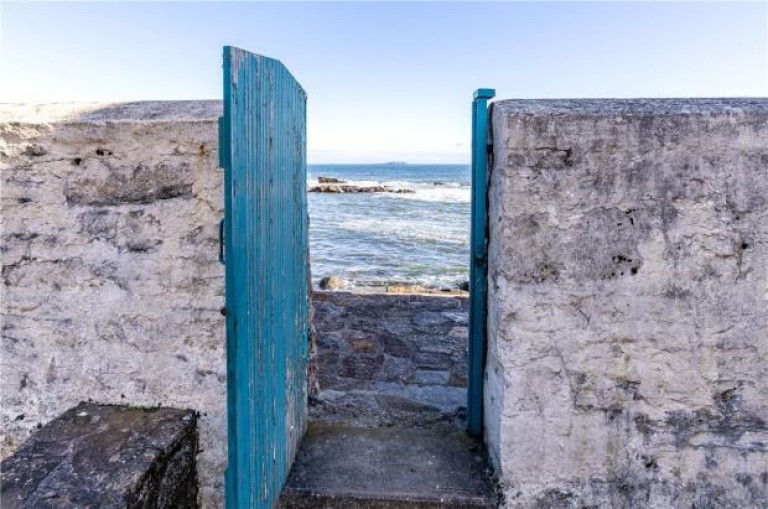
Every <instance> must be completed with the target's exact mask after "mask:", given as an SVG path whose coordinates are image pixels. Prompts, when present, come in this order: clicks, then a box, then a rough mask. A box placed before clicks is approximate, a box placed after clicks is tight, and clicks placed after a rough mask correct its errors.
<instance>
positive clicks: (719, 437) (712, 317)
mask: <svg viewBox="0 0 768 509" xmlns="http://www.w3.org/2000/svg"><path fill="white" fill-rule="evenodd" d="M492 134H493V160H494V163H493V169H492V176H491V190H490V216H489V218H490V260H489V262H490V266H489V291H490V294H489V310H488V321H489V324H488V325H489V352H488V363H487V370H486V376H487V383H486V392H485V406H486V418H485V422H486V433H487V440H488V443H489V447H490V450H491V455H492V456H493V458H494V461H495V463H496V465H497V468H498V469H499V473H500V475H501V477H502V480H503V483H504V487H505V494H506V497H507V502H506V504H507V506H509V507H526V508H527V507H547V508H553V507H605V508H608V507H610V508H619V507H743V508H746V507H755V508H756V507H766V506H767V505H768V428H767V427H766V422H767V421H768V306H767V304H768V100H722V101H721V100H647V101H640V100H638V101H589V100H577V101H501V102H498V103H496V104H494V105H493V111H492Z"/></svg>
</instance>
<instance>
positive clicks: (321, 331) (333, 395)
mask: <svg viewBox="0 0 768 509" xmlns="http://www.w3.org/2000/svg"><path fill="white" fill-rule="evenodd" d="M313 303H314V313H315V316H314V319H313V324H314V328H315V348H316V355H315V359H316V368H317V379H318V389H319V393H318V395H317V398H316V399H314V400H313V401H312V403H313V405H312V407H311V409H310V410H311V415H312V416H313V418H315V419H322V420H343V421H346V422H357V423H360V424H373V425H388V426H389V425H397V424H404V423H407V424H409V425H417V426H426V425H434V424H435V423H439V422H447V423H454V424H455V423H456V421H457V419H458V420H460V419H461V417H462V415H463V412H464V409H465V407H466V399H467V391H466V387H467V319H468V315H467V297H466V296H447V295H446V296H443V295H439V294H432V295H425V294H405V295H398V294H387V293H349V292H328V291H317V292H315V293H314V296H313Z"/></svg>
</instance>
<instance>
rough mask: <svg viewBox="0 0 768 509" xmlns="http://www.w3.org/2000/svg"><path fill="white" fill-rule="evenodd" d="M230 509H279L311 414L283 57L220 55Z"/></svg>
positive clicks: (292, 127)
mask: <svg viewBox="0 0 768 509" xmlns="http://www.w3.org/2000/svg"><path fill="white" fill-rule="evenodd" d="M220 128H221V129H222V132H221V133H220V140H221V141H222V142H223V143H222V147H221V150H222V155H221V162H222V165H223V167H224V171H225V208H226V213H225V221H224V236H223V238H224V243H225V247H224V254H225V256H224V258H225V261H226V287H227V376H228V396H227V399H228V408H229V419H228V426H229V432H228V447H229V454H228V468H227V506H228V507H230V508H235V507H237V508H245V507H248V508H261V507H265V508H266V507H272V506H273V505H274V504H275V502H276V501H277V499H278V497H279V495H280V490H281V488H282V485H283V482H284V481H285V478H286V476H287V474H288V470H289V469H290V466H291V462H292V461H293V457H294V455H295V453H296V449H297V446H298V443H299V440H300V439H301V436H302V434H303V432H304V429H305V427H306V415H307V408H306V402H307V382H306V375H307V364H308V340H309V313H308V304H309V303H308V291H307V289H308V281H309V278H308V271H309V267H308V264H307V259H308V229H307V226H308V225H307V200H306V93H305V92H304V90H303V89H302V88H301V86H300V85H299V84H298V83H297V82H296V80H295V79H294V78H293V76H292V75H291V74H290V72H289V71H288V70H287V69H286V68H285V67H284V66H283V64H282V63H280V62H279V61H277V60H274V59H270V58H266V57H263V56H260V55H255V54H252V53H248V52H246V51H243V50H240V49H238V48H233V47H225V48H224V116H223V118H222V121H221V122H220Z"/></svg>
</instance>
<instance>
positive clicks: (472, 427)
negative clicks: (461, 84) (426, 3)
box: [467, 88, 496, 437]
mask: <svg viewBox="0 0 768 509" xmlns="http://www.w3.org/2000/svg"><path fill="white" fill-rule="evenodd" d="M495 95H496V91H495V90H493V89H490V88H479V89H477V90H476V91H475V94H474V100H473V101H472V230H471V241H470V265H469V353H468V359H469V387H468V388H467V433H469V434H470V435H472V436H475V437H476V436H480V435H482V433H483V372H484V369H485V325H486V324H485V320H486V309H487V307H486V300H487V294H488V282H487V278H488V275H487V273H488V247H487V243H488V100H489V99H492V98H493V97H494V96H495Z"/></svg>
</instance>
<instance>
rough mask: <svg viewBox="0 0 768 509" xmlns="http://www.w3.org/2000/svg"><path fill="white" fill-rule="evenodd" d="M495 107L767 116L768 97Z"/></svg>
mask: <svg viewBox="0 0 768 509" xmlns="http://www.w3.org/2000/svg"><path fill="white" fill-rule="evenodd" d="M493 108H494V114H495V115H498V114H502V115H505V114H510V115H521V114H523V115H540V116H548V115H588V116H606V115H609V116H615V115H701V114H705V115H722V114H752V115H754V114H759V115H765V114H768V98H701V99H698V98H696V99H689V98H679V99H672V98H670V99H506V100H501V101H496V102H494V103H493Z"/></svg>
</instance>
